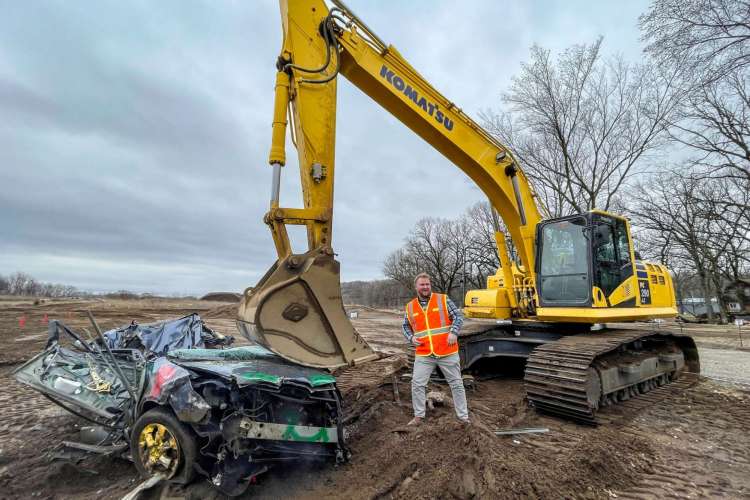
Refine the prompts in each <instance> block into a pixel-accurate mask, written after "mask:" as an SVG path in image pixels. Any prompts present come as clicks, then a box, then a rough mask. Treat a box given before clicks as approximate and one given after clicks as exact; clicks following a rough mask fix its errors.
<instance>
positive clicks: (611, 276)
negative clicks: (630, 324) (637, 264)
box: [591, 214, 634, 306]
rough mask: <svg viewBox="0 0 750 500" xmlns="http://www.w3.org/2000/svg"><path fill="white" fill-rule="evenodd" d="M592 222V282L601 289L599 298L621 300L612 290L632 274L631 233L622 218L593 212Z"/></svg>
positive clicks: (611, 301) (610, 300) (610, 301)
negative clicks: (614, 296)
mask: <svg viewBox="0 0 750 500" xmlns="http://www.w3.org/2000/svg"><path fill="white" fill-rule="evenodd" d="M593 222H594V224H593V242H592V259H591V261H592V268H593V285H594V286H595V287H597V288H599V290H601V291H602V293H603V297H598V298H599V299H600V300H601V299H604V301H606V304H607V306H614V305H616V304H614V303H613V302H620V300H615V299H614V298H613V297H612V295H613V293H614V292H615V291H616V290H617V289H618V288H619V287H620V286H621V285H622V284H623V283H624V282H625V281H626V280H627V279H628V278H630V277H631V276H632V275H633V262H632V260H631V253H630V248H631V244H630V234H629V231H628V227H627V224H626V222H625V221H624V220H623V219H619V218H615V217H608V216H604V215H600V214H596V215H595V216H594V220H593ZM627 295H629V294H627ZM629 305H630V304H629ZM632 305H634V304H632Z"/></svg>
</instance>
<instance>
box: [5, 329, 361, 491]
mask: <svg viewBox="0 0 750 500" xmlns="http://www.w3.org/2000/svg"><path fill="white" fill-rule="evenodd" d="M92 323H93V324H94V326H95V327H96V324H95V322H94V321H93V318H92ZM97 329H98V327H97ZM84 332H85V333H86V335H85V336H84V335H83V334H82V333H80V332H76V331H74V330H72V329H70V328H68V327H67V326H66V325H64V324H63V323H61V322H58V321H51V322H50V325H49V338H48V342H47V346H46V348H45V350H44V351H43V352H41V353H40V354H38V355H37V356H35V357H34V358H32V359H31V360H29V361H28V362H27V363H25V364H24V365H22V366H21V367H19V368H18V369H16V370H15V372H14V374H15V377H16V379H17V380H18V381H19V382H21V383H24V384H26V385H29V386H31V387H32V388H34V389H36V390H37V391H39V392H41V393H42V394H43V395H44V396H46V397H47V398H48V399H50V400H51V401H53V402H54V403H56V404H58V405H60V406H61V407H63V408H65V409H66V410H68V411H70V412H71V413H73V414H75V415H77V416H79V417H80V418H83V419H85V420H87V421H89V422H90V423H91V424H92V425H91V426H88V427H84V428H83V429H82V432H81V438H80V440H79V441H77V442H68V441H66V442H64V443H63V446H64V447H66V448H67V449H69V450H76V451H78V452H82V453H103V454H112V455H120V456H123V457H126V458H129V459H131V460H132V461H133V462H134V463H135V465H136V467H137V468H138V470H139V471H140V472H141V474H142V475H144V476H152V475H156V474H159V475H161V476H163V477H164V478H166V479H169V480H171V481H175V482H179V483H188V482H190V481H192V480H193V479H194V478H195V477H196V476H203V477H205V478H207V479H208V480H209V481H211V483H213V484H214V486H215V487H216V488H217V489H219V490H220V491H221V492H222V493H224V494H226V495H230V496H234V495H239V494H241V493H243V492H244V491H245V490H246V489H247V487H248V485H249V484H250V482H251V481H253V479H254V478H255V477H256V476H257V475H259V474H261V473H263V472H265V471H266V470H268V469H269V468H270V467H271V466H272V465H273V464H274V463H278V462H279V461H288V460H294V459H299V458H305V459H311V458H312V459H320V460H335V461H337V462H341V461H344V460H346V459H347V455H348V452H347V451H346V448H345V446H344V440H343V427H342V423H341V396H340V394H339V392H338V389H337V388H336V385H335V379H334V377H333V376H331V375H330V374H328V373H327V372H323V371H320V370H315V369H311V368H306V367H302V366H299V365H295V364H293V363H290V362H289V361H286V360H284V359H282V358H280V357H279V356H277V355H276V354H273V353H271V352H270V351H268V350H266V349H264V348H262V347H260V346H255V345H252V346H242V347H228V346H229V345H230V344H231V343H232V340H233V339H232V338H231V337H224V336H222V335H220V334H218V333H216V332H214V331H213V330H211V329H209V328H208V327H206V326H205V324H204V323H203V321H202V320H201V318H200V317H199V316H198V315H197V314H192V315H189V316H185V317H183V318H180V319H177V320H173V321H167V322H162V323H155V324H150V325H138V324H136V323H132V324H130V325H128V326H125V327H123V328H118V329H115V330H110V331H108V332H104V333H103V334H101V333H99V334H98V337H97V336H93V335H90V334H89V333H88V331H87V330H84ZM97 333H98V330H97ZM65 339H67V341H66V342H64V340H65ZM64 344H65V345H64Z"/></svg>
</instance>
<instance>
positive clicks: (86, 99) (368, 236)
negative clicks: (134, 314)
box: [0, 0, 648, 294]
mask: <svg viewBox="0 0 750 500" xmlns="http://www.w3.org/2000/svg"><path fill="white" fill-rule="evenodd" d="M347 4H348V5H349V7H351V8H352V9H353V10H354V11H355V13H357V14H358V15H359V17H361V18H362V19H363V20H364V21H365V22H366V23H367V24H368V25H369V26H370V28H372V29H373V30H374V31H375V32H376V33H377V34H378V35H379V36H380V38H381V39H383V40H384V41H386V43H390V44H392V45H394V46H396V47H397V48H398V49H399V51H400V52H401V53H402V54H403V55H404V56H405V57H406V58H407V59H408V60H409V61H410V63H411V64H412V65H413V66H414V67H415V68H417V70H418V71H420V72H421V73H422V74H423V75H424V76H425V77H426V78H427V79H428V80H429V81H430V82H431V83H432V84H433V85H434V86H435V87H436V88H437V89H438V90H440V91H441V92H442V93H443V94H444V95H445V96H446V97H448V98H449V99H451V100H452V101H454V102H455V103H456V104H457V105H459V106H460V107H462V108H463V109H464V110H465V111H466V112H468V113H469V114H470V115H472V116H474V117H476V115H477V113H478V111H480V110H482V109H485V108H488V107H495V108H497V107H498V106H499V96H500V93H501V92H502V91H503V90H504V89H505V88H507V86H508V84H509V82H510V78H511V77H512V76H513V75H514V74H516V73H517V72H518V70H519V65H520V63H521V62H523V61H526V60H528V54H529V47H530V46H531V45H532V44H534V43H538V44H540V45H542V46H544V47H546V48H550V49H552V50H554V51H559V50H561V49H564V48H565V47H568V46H569V45H571V44H575V43H590V42H592V41H593V40H595V39H596V37H597V36H598V35H600V34H601V35H603V36H604V37H605V38H604V50H605V52H606V53H622V54H623V55H624V56H625V57H626V59H629V60H631V61H637V60H640V58H641V55H640V51H641V46H640V44H639V41H638V30H637V26H636V23H637V17H638V15H639V14H640V13H642V12H644V11H645V10H646V9H647V7H648V2H646V1H634V2H621V1H612V2H590V1H583V0H582V1H552V0H549V1H528V0H515V1H511V0H509V1H502V2H500V1H496V0H486V1H471V0H467V1H465V2H455V1H415V2H403V1H374V0H369V1H366V0H348V1H347ZM0 5H1V6H2V15H0V186H1V188H0V274H6V275H7V274H10V273H12V272H15V271H25V272H27V273H30V274H31V275H33V276H34V277H36V278H37V279H39V280H42V281H52V282H60V283H65V284H69V285H74V286H76V287H79V288H81V289H85V290H92V291H105V290H118V289H129V290H133V291H139V292H144V291H150V292H157V293H168V294H179V293H191V294H201V293H204V292H207V291H212V290H236V291H240V290H242V289H244V288H245V287H246V286H251V285H254V284H255V282H256V281H257V280H258V278H260V276H261V275H262V274H263V273H264V272H265V270H266V269H267V268H268V267H269V266H270V265H271V263H272V262H273V261H274V259H275V251H274V249H273V243H272V240H271V236H270V232H269V231H268V228H267V227H266V226H265V225H264V224H263V222H262V217H263V214H264V213H265V211H266V210H267V208H268V198H269V194H270V181H271V169H270V167H268V165H267V164H266V161H267V157H268V147H269V144H270V135H271V134H270V132H271V128H270V123H271V112H272V110H271V108H272V100H273V83H274V78H275V68H274V63H275V61H276V57H277V55H278V52H279V49H280V45H281V26H280V20H279V12H278V5H277V3H276V2H273V1H204V2H201V1H156V0H152V1H149V2H145V1H144V2H138V1H129V2H107V1H89V2H85V1H75V2H67V1H57V2H54V1H34V2H20V1H10V0H8V1H2V2H0ZM459 5H460V6H459ZM337 127H338V134H337V154H336V166H337V172H336V173H337V178H336V201H335V217H334V221H335V223H334V233H333V245H334V249H335V250H336V252H337V253H338V254H339V260H340V261H341V262H342V267H341V268H342V279H343V280H344V281H351V280H356V279H375V278H379V277H382V272H381V265H382V262H383V259H384V258H385V256H386V255H387V254H388V253H389V252H391V251H393V250H394V249H396V248H397V247H399V246H400V245H401V243H402V241H403V238H404V236H405V235H406V234H407V232H408V230H409V229H410V228H411V227H412V226H413V224H414V223H415V222H416V221H417V220H418V219H419V218H421V217H425V216H438V217H451V218H452V217H456V216H458V215H459V214H460V213H462V212H463V211H464V210H465V209H466V208H467V207H469V206H470V205H472V204H474V203H475V202H477V201H480V200H483V199H484V197H483V195H482V194H481V192H480V191H479V190H478V189H477V188H476V187H474V186H473V185H472V183H471V182H470V181H469V180H468V178H467V177H466V176H465V175H464V174H463V173H462V172H461V171H460V170H458V169H457V168H456V167H454V166H453V165H452V164H451V163H449V162H448V161H447V160H446V159H444V158H443V157H442V156H440V155H439V154H438V153H436V152H435V151H433V150H432V149H431V148H430V146H428V145H427V144H426V143H424V142H423V141H422V140H421V139H419V138H418V137H416V136H415V135H414V134H413V133H412V132H411V131H409V130H408V129H407V128H406V127H405V126H403V125H401V124H400V123H399V122H398V121H397V120H396V119H395V118H393V117H391V116H390V115H389V114H388V113H387V112H386V111H384V110H383V109H382V108H380V107H379V106H378V105H377V104H376V103H374V102H373V101H371V100H370V99H369V98H368V97H367V96H365V95H364V94H363V93H361V92H360V91H359V90H358V89H356V88H355V87H354V86H353V85H351V84H350V83H349V82H347V81H345V80H344V79H343V78H342V81H341V82H340V85H339V103H338V117H337ZM287 155H288V157H289V158H290V161H289V164H288V165H287V167H285V168H284V171H283V184H282V196H281V198H282V200H281V201H282V206H288V207H296V206H300V205H301V201H300V200H301V197H300V191H299V180H298V177H299V174H298V172H297V169H296V168H297V167H296V153H295V152H294V151H293V150H292V149H291V144H289V145H288V150H287ZM426 174H428V175H426ZM296 241H297V243H298V245H297V246H296V247H295V250H299V251H302V250H304V248H303V247H302V246H301V245H300V244H299V243H301V242H302V240H301V239H300V238H297V239H296Z"/></svg>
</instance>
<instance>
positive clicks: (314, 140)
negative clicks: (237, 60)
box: [238, 0, 700, 423]
mask: <svg viewBox="0 0 750 500" xmlns="http://www.w3.org/2000/svg"><path fill="white" fill-rule="evenodd" d="M333 4H334V6H333V7H332V8H330V9H329V8H328V6H327V5H326V4H325V3H324V1H323V0H281V2H280V5H281V21H282V27H283V33H284V38H283V45H282V49H281V55H280V56H279V58H278V61H277V63H276V69H277V72H276V87H275V97H274V111H273V125H272V141H271V152H270V158H269V163H270V165H271V167H272V169H273V181H272V189H271V203H270V210H269V211H268V213H267V214H266V215H265V219H264V220H265V222H266V224H268V226H269V227H270V229H271V233H272V236H273V240H274V243H275V246H276V251H277V253H278V260H277V261H276V262H275V263H274V264H273V265H272V266H271V268H270V269H269V270H268V272H267V273H266V274H265V275H264V276H263V277H262V278H261V280H260V282H259V283H258V284H257V286H255V287H253V288H248V289H247V290H246V291H245V293H244V296H243V300H242V301H241V304H240V308H239V314H238V325H239V328H240V330H241V331H242V332H243V333H244V334H245V335H246V336H247V337H248V338H250V339H251V340H253V341H256V342H258V343H259V344H261V345H263V346H265V347H266V348H268V349H270V350H272V351H274V352H276V353H277V354H279V355H281V356H283V357H284V358H287V359H289V360H291V361H293V362H296V363H300V364H302V365H306V366H312V367H323V368H330V369H333V368H336V367H340V366H345V365H351V364H357V363H364V362H366V361H369V360H372V359H375V358H376V357H377V355H376V353H375V352H374V351H373V350H372V349H371V348H370V347H369V346H368V345H367V343H366V342H365V341H364V340H363V339H362V338H361V337H360V336H359V334H358V333H357V332H356V330H355V329H354V327H353V326H352V324H351V323H350V321H349V319H348V318H347V316H346V313H345V311H344V307H343V303H342V299H341V287H340V273H339V263H338V262H337V261H336V259H335V258H334V251H333V247H332V228H333V224H332V223H333V185H334V177H335V161H334V160H335V158H334V151H335V135H336V86H337V84H338V80H339V78H338V76H339V75H343V76H344V77H345V78H346V79H347V80H349V81H350V82H351V83H353V84H354V85H355V86H356V87H357V88H359V89H360V90H362V91H363V92H364V93H365V94H367V95H368V96H369V97H371V98H372V99H373V100H375V101H376V102H377V103H378V104H380V105H381V106H382V107H383V108H385V109H386V110H387V111H388V112H390V113H391V114H393V116H395V117H396V118H397V119H398V120H400V121H401V122H402V123H403V124H404V125H406V126H407V127H409V128H410V129H411V130H412V131H413V132H414V133H416V134H417V135H419V136H420V137H422V138H423V139H424V140H425V141H426V142H427V143H428V144H430V145H431V146H432V147H434V148H435V149H436V150H438V151H439V152H440V153H442V154H443V155H444V156H445V157H446V158H448V159H449V160H450V161H451V162H453V163H454V164H455V165H456V166H457V167H458V168H460V169H461V170H462V171H463V172H464V173H466V174H467V175H468V176H469V177H470V178H471V179H472V180H473V181H474V182H475V183H476V184H477V185H478V186H479V188H480V189H481V190H482V191H483V192H484V193H485V194H486V195H487V197H488V198H489V201H490V203H491V205H492V207H493V210H494V212H495V213H496V214H497V215H499V217H500V218H502V221H503V222H504V224H505V227H506V228H507V230H508V231H509V233H510V237H511V239H512V243H513V246H514V247H515V253H516V255H517V259H518V261H517V262H511V259H510V258H509V255H508V251H507V248H506V244H505V235H504V234H503V233H501V232H499V231H498V232H497V233H496V241H497V247H498V248H497V249H498V254H499V257H500V263H501V267H500V268H499V269H498V272H497V274H496V275H494V276H491V277H489V278H488V287H487V288H486V289H484V290H473V291H469V292H468V293H467V294H466V297H465V304H464V306H465V307H464V311H465V313H466V316H469V317H475V318H489V319H491V320H492V321H484V322H482V321H479V322H478V323H479V326H478V327H477V325H475V327H474V328H473V331H472V332H471V333H469V334H467V335H462V337H461V338H460V353H461V358H462V365H463V367H464V368H465V369H466V368H469V367H471V366H472V365H473V364H475V363H476V362H477V361H479V360H481V359H486V358H495V357H501V358H502V357H516V358H525V359H526V368H525V386H526V392H527V396H528V399H529V401H530V402H531V403H532V404H533V405H534V406H535V407H536V408H537V409H539V410H541V411H544V412H547V413H551V414H554V415H559V416H563V417H567V418H571V419H574V420H577V421H581V422H588V423H595V422H596V417H595V414H596V412H597V410H598V409H599V408H600V407H602V406H605V405H608V404H611V403H614V402H618V401H621V400H624V399H627V398H629V397H631V396H635V395H637V394H639V393H641V392H645V391H647V390H649V389H651V388H654V387H656V386H657V385H661V384H664V383H667V382H669V381H671V380H672V379H673V378H675V377H677V376H679V375H680V373H681V372H683V371H693V372H698V371H699V370H700V366H699V361H698V355H697V349H696V347H695V343H694V341H693V340H692V338H690V337H688V336H683V335H679V334H673V333H668V332H660V331H646V330H643V329H637V328H620V329H608V328H606V327H602V325H603V324H606V323H613V322H629V321H636V320H649V319H654V318H670V317H674V316H675V315H676V313H677V311H676V307H675V294H674V288H673V285H672V279H671V277H670V273H669V271H668V270H667V269H666V268H665V267H664V266H663V265H660V264H656V263H650V262H643V261H640V260H638V259H637V258H636V254H635V252H634V248H633V242H632V240H631V236H630V226H629V224H628V221H627V220H626V219H625V218H623V217H620V216H617V215H613V214H610V213H607V212H603V211H599V210H593V211H591V212H587V213H584V214H579V215H573V216H569V217H563V218H558V219H547V220H543V218H542V215H541V213H540V208H539V207H538V206H537V198H536V196H535V195H534V192H533V189H532V187H531V185H530V183H529V181H528V179H527V178H526V176H525V175H524V173H523V171H522V170H521V168H520V165H519V164H518V162H516V160H515V159H514V157H513V155H512V154H511V152H510V150H509V149H508V148H507V147H506V146H504V145H503V144H500V143H499V142H498V141H497V140H496V139H495V138H494V137H492V136H491V135H490V134H489V133H488V132H487V131H485V130H484V129H483V128H482V127H481V126H479V125H478V124H477V123H476V122H474V121H473V120H472V119H471V118H469V117H468V116H467V115H466V114H465V113H464V112H463V111H461V109H460V108H458V107H457V106H456V105H455V104H454V103H453V102H451V101H450V100H448V99H446V98H445V97H444V96H443V95H441V94H440V93H439V92H438V91H437V90H435V88H434V87H433V86H432V85H431V84H430V83H429V82H427V80H425V79H424V78H423V77H422V76H421V75H420V74H419V73H418V72H417V71H416V70H415V69H414V68H413V67H412V66H411V65H410V64H409V63H408V62H407V61H406V60H405V59H404V58H403V57H402V56H401V55H400V54H399V52H398V51H397V50H396V49H395V48H394V47H393V46H391V45H386V44H385V43H384V42H383V41H382V40H381V39H380V38H378V36H377V35H375V33H374V32H373V31H372V30H371V29H370V28H369V27H368V26H367V25H366V24H365V23H364V22H362V20H360V19H359V18H358V17H357V16H356V15H354V13H352V11H351V10H350V9H349V8H347V7H346V6H345V5H344V4H343V2H341V1H339V0H333ZM290 121H291V131H290V132H291V138H292V141H293V143H294V145H295V146H296V149H297V153H298V156H299V172H300V179H301V184H302V192H303V200H304V207H303V208H283V207H281V206H279V186H280V178H281V170H282V167H283V166H284V165H285V163H286V156H285V140H286V134H287V128H288V125H289V122H290ZM288 224H297V225H303V226H305V227H306V230H307V244H308V249H307V251H306V252H305V253H302V254H294V253H292V250H291V246H290V241H289V237H288V234H287V230H286V225H288ZM498 227H499V226H498Z"/></svg>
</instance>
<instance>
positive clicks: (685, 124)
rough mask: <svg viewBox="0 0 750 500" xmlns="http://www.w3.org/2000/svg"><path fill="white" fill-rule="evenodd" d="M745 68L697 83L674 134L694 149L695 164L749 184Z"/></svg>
mask: <svg viewBox="0 0 750 500" xmlns="http://www.w3.org/2000/svg"><path fill="white" fill-rule="evenodd" d="M748 76H749V75H748V73H747V71H745V70H734V71H732V72H730V73H729V74H727V75H726V76H725V77H724V78H722V79H721V80H712V81H709V82H705V83H704V84H703V85H701V86H699V87H696V88H695V89H694V90H693V92H691V93H690V95H689V97H688V98H687V99H686V100H685V101H684V103H683V106H682V110H681V113H680V116H679V120H678V121H677V122H676V123H674V124H673V125H674V133H673V137H674V139H675V140H676V141H678V142H680V143H681V144H683V145H685V146H687V147H688V148H689V149H690V150H692V152H693V158H692V164H693V165H694V166H696V167H698V168H700V169H701V170H702V171H703V172H705V173H707V174H710V175H712V176H716V175H722V176H728V177H734V178H738V179H740V180H742V181H744V184H745V185H746V186H747V187H746V189H747V188H748V187H750V81H749V80H748Z"/></svg>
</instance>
